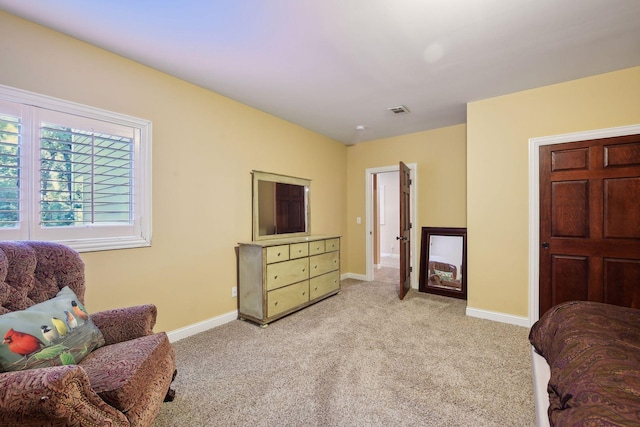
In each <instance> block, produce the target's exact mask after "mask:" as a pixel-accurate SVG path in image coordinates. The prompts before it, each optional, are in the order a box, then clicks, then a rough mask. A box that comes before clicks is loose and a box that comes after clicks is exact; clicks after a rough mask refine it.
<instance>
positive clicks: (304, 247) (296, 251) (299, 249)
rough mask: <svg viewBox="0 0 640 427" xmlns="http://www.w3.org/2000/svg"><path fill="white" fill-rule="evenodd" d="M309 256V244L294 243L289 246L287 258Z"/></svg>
mask: <svg viewBox="0 0 640 427" xmlns="http://www.w3.org/2000/svg"><path fill="white" fill-rule="evenodd" d="M306 256H309V244H308V243H307V242H305V243H294V244H292V245H291V247H290V248H289V258H291V259H295V258H302V257H306Z"/></svg>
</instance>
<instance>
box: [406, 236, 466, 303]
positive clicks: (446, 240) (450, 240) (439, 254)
mask: <svg viewBox="0 0 640 427" xmlns="http://www.w3.org/2000/svg"><path fill="white" fill-rule="evenodd" d="M420 243H421V253H420V282H419V286H418V288H419V290H420V292H427V293H431V294H436V295H443V296H448V297H454V298H461V299H467V274H466V272H467V229H466V228H438V227H422V238H421V242H420Z"/></svg>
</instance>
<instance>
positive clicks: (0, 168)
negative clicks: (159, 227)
mask: <svg viewBox="0 0 640 427" xmlns="http://www.w3.org/2000/svg"><path fill="white" fill-rule="evenodd" d="M150 159H151V123H150V122H149V121H146V120H142V119H137V118H134V117H129V116H125V115H122V114H117V113H112V112H107V111H104V110H100V109H96V108H92V107H87V106H83V105H79V104H75V103H70V102H66V101H62V100H58V99H54V98H49V97H45V96H42V95H37V94H33V93H30V92H24V91H20V90H17V89H13V88H9V87H6V86H1V85H0V239H2V240H50V241H57V242H61V243H64V244H67V245H69V246H71V247H73V248H75V249H76V250H79V251H94V250H106V249H122V248H133V247H142V246H149V245H150V244H151V163H150Z"/></svg>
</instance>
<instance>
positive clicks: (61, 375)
mask: <svg viewBox="0 0 640 427" xmlns="http://www.w3.org/2000/svg"><path fill="white" fill-rule="evenodd" d="M0 423H1V424H2V425H20V424H25V425H42V426H49V425H112V426H123V427H124V426H129V421H128V420H127V418H126V417H125V416H124V414H122V413H121V412H119V411H118V410H116V409H115V408H113V407H111V406H109V405H107V404H106V403H105V402H104V401H103V400H102V399H101V398H100V397H99V396H98V395H97V394H96V393H95V392H94V391H93V390H92V389H91V385H90V384H89V378H88V377H87V373H86V372H85V371H84V369H82V368H81V367H80V366H77V365H67V366H54V367H50V368H41V369H30V370H26V371H17V372H3V373H0Z"/></svg>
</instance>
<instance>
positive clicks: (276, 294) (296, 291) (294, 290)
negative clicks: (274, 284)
mask: <svg viewBox="0 0 640 427" xmlns="http://www.w3.org/2000/svg"><path fill="white" fill-rule="evenodd" d="M308 301H309V281H308V280H305V281H304V282H300V283H296V284H293V285H289V286H285V287H284V288H280V289H275V290H273V291H269V292H267V317H273V316H276V315H278V314H280V313H282V312H285V311H287V310H291V309H292V308H295V307H297V306H299V305H301V304H304V303H306V302H308Z"/></svg>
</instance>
